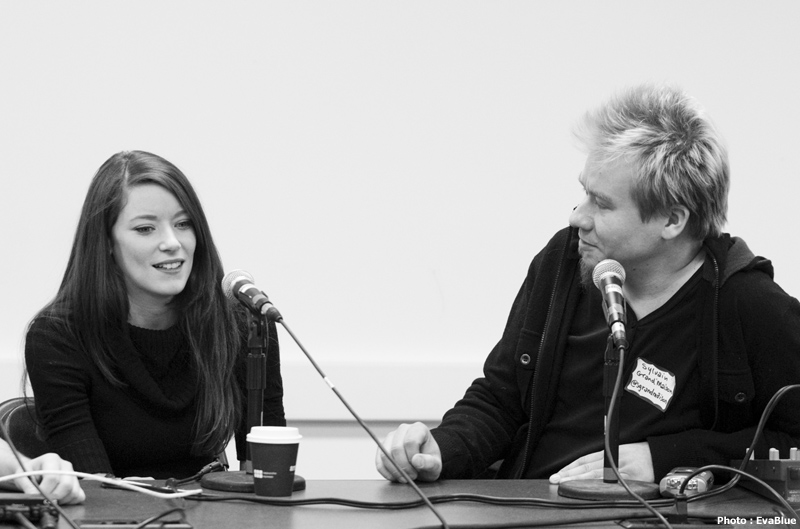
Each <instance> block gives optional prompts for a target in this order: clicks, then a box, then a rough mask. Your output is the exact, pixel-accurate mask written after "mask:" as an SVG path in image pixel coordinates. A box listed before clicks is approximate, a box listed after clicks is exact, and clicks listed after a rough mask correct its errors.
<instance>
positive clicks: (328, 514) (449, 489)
mask: <svg viewBox="0 0 800 529" xmlns="http://www.w3.org/2000/svg"><path fill="white" fill-rule="evenodd" d="M83 486H84V489H85V491H86V502H85V503H84V504H82V505H74V506H66V507H65V511H66V512H67V514H68V515H69V516H70V517H72V518H73V519H76V520H111V519H132V520H139V521H141V520H144V519H146V518H149V517H150V516H153V515H155V514H158V513H160V512H163V511H165V510H167V509H169V508H170V507H174V506H180V507H183V508H185V510H186V518H187V521H188V522H189V523H191V524H192V526H193V527H194V528H195V529H210V528H214V529H219V528H224V529H228V528H230V529H234V528H245V529H246V528H255V527H258V528H269V527H275V528H281V529H296V528H297V529H302V528H326V529H327V528H337V527H342V528H345V527H346V528H349V529H353V528H370V529H374V528H380V529H400V528H402V529H408V528H421V527H441V525H440V523H439V520H438V519H437V518H436V517H435V516H434V514H433V513H432V512H431V511H430V510H429V509H428V508H426V507H414V508H411V509H405V510H394V511H389V510H372V509H359V508H353V507H345V506H338V505H314V506H291V507H289V506H267V505H259V504H253V503H247V502H224V503H217V502H215V503H208V502H198V501H191V500H160V499H154V498H151V497H149V496H145V495H143V494H140V493H137V492H129V491H124V490H114V489H106V488H101V487H100V485H99V483H96V482H85V483H84V484H83ZM420 488H421V489H422V491H423V492H424V493H425V494H426V495H428V496H434V495H442V494H452V493H472V494H484V495H491V496H500V497H509V498H510V497H526V498H542V499H547V500H553V501H558V502H562V503H565V504H566V503H570V502H571V503H574V502H575V501H576V500H569V499H566V498H562V497H560V496H558V494H557V487H556V486H554V485H550V484H549V483H548V482H547V481H546V480H490V481H483V480H464V481H461V480H451V481H440V482H436V483H423V484H420ZM208 492H209V493H210V494H214V495H226V493H220V492H216V491H208ZM228 495H229V494H228ZM324 497H337V498H349V499H356V500H362V501H372V502H398V501H408V500H414V499H417V498H418V497H417V495H416V494H415V493H414V491H413V489H411V488H410V487H409V486H407V485H401V484H395V483H389V482H387V481H383V480H354V481H335V480H325V481H323V480H319V481H315V480H309V481H308V482H307V486H306V490H304V491H300V492H295V493H294V494H293V495H292V497H291V499H302V498H324ZM437 508H438V509H439V511H440V512H441V513H442V515H443V516H444V518H445V520H446V521H447V522H448V524H450V525H454V526H455V525H458V524H478V523H498V522H525V521H530V523H531V524H534V523H536V524H539V526H547V525H548V524H549V525H550V526H552V525H553V524H563V523H567V522H570V523H580V522H584V523H582V524H581V525H577V527H591V528H616V529H619V528H620V526H619V525H618V524H617V523H615V522H614V521H613V520H615V519H622V518H628V517H631V516H635V515H637V514H639V515H641V514H643V513H646V511H645V510H644V509H642V508H618V507H615V508H612V509H597V508H593V509H589V510H573V509H561V508H559V509H555V508H539V507H536V508H533V507H516V506H515V507H509V506H492V505H486V504H482V503H474V502H458V503H445V504H438V505H437ZM689 512H690V514H699V515H702V516H713V517H716V516H727V517H728V518H736V517H744V518H748V517H755V516H762V517H765V518H774V517H775V516H777V515H778V514H777V513H776V511H775V510H774V505H773V504H772V503H770V502H768V501H766V500H765V499H763V498H761V497H760V496H757V495H755V494H754V493H752V492H750V491H747V490H744V489H741V488H735V489H733V490H731V491H728V492H727V493H725V494H724V495H721V496H718V497H715V498H710V499H708V500H705V501H704V502H696V503H691V504H690V505H689ZM598 516H600V517H603V518H605V521H594V522H587V520H592V519H595V518H597V517H598ZM541 524H545V525H541ZM534 526H536V525H531V527H534ZM571 526H572V525H571ZM66 527H68V525H67V523H66V522H65V521H64V520H60V523H59V529H61V528H66ZM684 527H685V526H684ZM734 527H736V525H734ZM770 527H787V525H774V524H773V525H770ZM110 529H111V527H110Z"/></svg>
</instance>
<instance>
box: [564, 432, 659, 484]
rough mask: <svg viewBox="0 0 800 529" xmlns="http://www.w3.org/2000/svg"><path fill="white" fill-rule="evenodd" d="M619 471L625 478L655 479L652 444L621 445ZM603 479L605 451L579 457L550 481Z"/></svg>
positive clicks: (648, 480) (651, 480)
mask: <svg viewBox="0 0 800 529" xmlns="http://www.w3.org/2000/svg"><path fill="white" fill-rule="evenodd" d="M617 466H618V468H619V473H620V475H621V476H622V477H623V478H624V479H633V480H637V481H647V482H650V483H652V482H653V480H655V475H654V472H653V458H652V457H651V455H650V445H649V444H647V443H646V442H643V443H631V444H625V445H620V447H619V464H618V465H617ZM597 478H599V479H602V478H603V452H602V451H600V452H595V453H593V454H589V455H585V456H583V457H579V458H578V459H576V460H575V461H573V462H572V463H570V464H569V465H567V466H565V467H564V468H562V469H561V470H559V471H558V472H557V473H556V474H553V475H552V476H550V483H561V482H562V481H570V480H573V479H597Z"/></svg>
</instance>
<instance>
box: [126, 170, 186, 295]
mask: <svg viewBox="0 0 800 529" xmlns="http://www.w3.org/2000/svg"><path fill="white" fill-rule="evenodd" d="M111 238H112V241H111V242H112V245H113V254H114V260H115V261H116V263H117V265H118V266H119V268H120V270H121V271H122V276H123V278H124V279H125V287H126V289H127V293H128V299H129V300H130V302H131V304H136V305H138V306H140V307H162V306H163V305H164V304H166V303H168V302H169V301H171V300H172V298H173V297H175V296H176V295H177V294H180V293H181V292H182V291H183V289H184V287H186V281H187V280H188V279H189V275H190V274H191V272H192V260H193V257H194V249H195V246H196V244H197V240H196V238H195V233H194V226H193V225H192V221H191V220H190V219H189V216H188V215H187V213H186V212H185V211H184V210H183V208H182V207H181V205H180V203H179V202H178V199H177V198H175V195H173V194H172V193H170V192H169V191H167V190H166V189H165V188H163V187H161V186H159V185H156V184H143V185H139V186H135V187H132V188H130V189H129V190H128V192H127V202H126V204H125V207H124V208H122V211H121V212H120V214H119V217H117V221H116V222H115V223H114V226H113V228H112V229H111Z"/></svg>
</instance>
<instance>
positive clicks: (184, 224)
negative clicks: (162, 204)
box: [175, 219, 194, 230]
mask: <svg viewBox="0 0 800 529" xmlns="http://www.w3.org/2000/svg"><path fill="white" fill-rule="evenodd" d="M175 227H176V228H180V229H183V230H190V229H192V228H193V227H194V225H193V224H192V221H191V220H188V219H187V220H181V221H179V222H178V223H177V224H175Z"/></svg>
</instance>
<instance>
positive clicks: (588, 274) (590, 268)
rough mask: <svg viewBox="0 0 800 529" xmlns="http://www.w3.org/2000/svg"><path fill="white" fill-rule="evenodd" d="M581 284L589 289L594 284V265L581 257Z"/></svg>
mask: <svg viewBox="0 0 800 529" xmlns="http://www.w3.org/2000/svg"><path fill="white" fill-rule="evenodd" d="M580 266H581V285H583V288H585V289H586V290H589V289H591V288H592V287H593V286H594V279H593V278H592V273H594V265H591V264H589V263H587V262H586V260H585V259H584V258H583V257H581V263H580Z"/></svg>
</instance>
